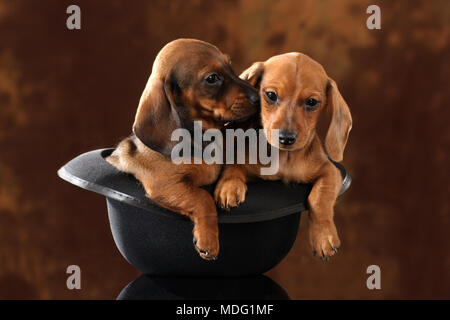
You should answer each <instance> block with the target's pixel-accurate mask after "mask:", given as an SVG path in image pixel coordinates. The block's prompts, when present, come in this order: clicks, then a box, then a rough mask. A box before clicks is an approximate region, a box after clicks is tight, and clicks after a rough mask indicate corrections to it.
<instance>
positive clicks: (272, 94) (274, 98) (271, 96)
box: [265, 91, 278, 103]
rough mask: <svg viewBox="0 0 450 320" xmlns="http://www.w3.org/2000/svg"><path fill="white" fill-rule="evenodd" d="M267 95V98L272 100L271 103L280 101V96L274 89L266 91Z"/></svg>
mask: <svg viewBox="0 0 450 320" xmlns="http://www.w3.org/2000/svg"><path fill="white" fill-rule="evenodd" d="M265 93H266V96H267V98H268V99H269V100H270V102H271V103H275V102H277V101H278V96H277V94H276V93H275V92H273V91H266V92H265Z"/></svg>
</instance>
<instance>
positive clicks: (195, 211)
mask: <svg viewBox="0 0 450 320" xmlns="http://www.w3.org/2000/svg"><path fill="white" fill-rule="evenodd" d="M258 104H259V96H258V92H257V91H256V90H255V88H254V87H252V86H251V85H250V84H248V83H247V82H245V81H244V80H242V79H240V78H239V77H238V76H237V75H236V74H235V73H234V72H233V70H232V69H231V61H230V58H229V57H228V56H226V55H224V54H223V53H221V52H220V51H219V49H217V48H216V47H215V46H213V45H211V44H209V43H206V42H203V41H200V40H193V39H178V40H175V41H173V42H170V43H169V44H167V45H166V46H165V47H164V48H163V49H162V50H161V51H160V52H159V54H158V55H157V57H156V59H155V61H154V64H153V68H152V73H151V75H150V78H149V80H148V82H147V85H146V87H145V89H144V92H143V93H142V96H141V99H140V101H139V106H138V109H137V113H136V118H135V122H134V125H133V133H134V134H133V135H131V136H130V137H128V138H125V139H124V140H122V141H121V142H120V143H119V145H118V147H117V148H116V150H115V151H114V152H113V154H112V155H111V156H110V157H108V158H107V161H108V162H109V163H111V164H112V165H113V166H115V167H116V168H118V169H119V170H121V171H124V172H127V173H131V174H133V175H134V176H135V177H136V178H137V179H138V180H139V181H140V182H141V183H142V185H143V187H144V188H145V191H146V193H147V196H148V197H149V198H151V199H152V200H153V201H154V202H155V203H157V204H158V205H160V206H162V207H164V208H167V209H169V210H172V211H175V212H179V213H181V214H183V215H186V216H188V217H189V218H190V219H191V220H192V221H193V223H194V229H193V234H194V244H195V248H196V250H197V251H198V253H199V255H200V256H201V257H202V258H203V259H206V260H212V259H216V258H217V255H218V253H219V238H218V225H217V210H216V206H215V203H214V200H213V197H212V196H211V195H210V194H209V193H208V192H207V191H206V190H204V189H201V188H199V187H200V186H202V185H207V184H211V183H213V182H215V181H216V180H217V178H218V176H219V173H220V170H221V165H220V164H210V165H209V164H205V163H204V162H202V163H201V164H194V161H191V163H192V164H185V163H182V164H178V165H177V164H175V163H173V162H172V160H171V151H172V148H173V147H174V146H175V145H176V144H177V142H176V141H171V134H172V132H173V131H174V130H175V129H178V128H184V129H187V130H189V131H190V132H192V131H193V130H194V123H193V122H194V121H202V128H203V129H204V130H207V129H211V128H215V129H221V128H223V127H224V124H225V123H227V122H229V121H233V120H239V119H243V118H246V117H249V116H250V115H252V114H255V113H256V112H257V108H256V107H257V105H258ZM174 232H175V231H174Z"/></svg>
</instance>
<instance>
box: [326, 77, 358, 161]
mask: <svg viewBox="0 0 450 320" xmlns="http://www.w3.org/2000/svg"><path fill="white" fill-rule="evenodd" d="M328 81H329V82H328V85H327V106H328V112H329V114H330V117H331V120H330V126H329V128H328V131H327V136H326V138H325V147H326V149H327V152H328V155H329V156H330V157H331V158H333V160H334V161H337V162H339V161H342V159H343V156H344V149H345V145H346V143H347V138H348V134H349V132H350V130H351V128H352V115H351V114H350V109H349V108H348V105H347V103H346V102H345V100H344V98H343V97H342V95H341V93H340V92H339V90H338V88H337V85H336V82H334V80H333V79H331V78H328Z"/></svg>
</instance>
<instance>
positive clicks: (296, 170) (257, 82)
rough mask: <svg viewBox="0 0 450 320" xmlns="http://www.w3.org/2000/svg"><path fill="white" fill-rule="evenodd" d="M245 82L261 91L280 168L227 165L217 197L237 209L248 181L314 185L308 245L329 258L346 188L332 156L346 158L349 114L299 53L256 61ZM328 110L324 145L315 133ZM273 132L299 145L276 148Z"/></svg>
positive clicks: (267, 127)
mask: <svg viewBox="0 0 450 320" xmlns="http://www.w3.org/2000/svg"><path fill="white" fill-rule="evenodd" d="M241 78H243V79H244V80H248V81H249V82H250V83H252V85H254V86H255V87H257V88H258V89H259V91H260V101H261V123H262V127H263V129H264V132H265V134H266V137H267V140H268V141H269V143H270V144H272V145H274V146H278V147H279V151H280V153H279V170H278V173H276V174H274V175H270V176H265V175H260V168H261V165H259V164H255V165H250V164H246V165H226V166H225V168H224V170H223V173H222V175H221V177H220V179H219V182H218V183H217V186H216V190H215V199H216V201H217V202H218V203H219V204H220V205H221V206H222V207H235V206H237V205H238V204H239V203H242V202H243V201H244V200H245V193H246V190H247V187H246V182H247V181H248V180H249V179H251V178H255V177H259V178H262V179H267V180H283V181H285V182H298V183H313V188H312V191H311V193H310V195H309V197H308V207H309V237H310V244H311V247H312V250H313V252H314V254H317V255H319V257H321V258H322V259H325V260H328V257H330V256H332V255H334V254H335V253H336V252H337V248H338V247H339V246H340V240H339V237H338V234H337V230H336V226H335V224H334V221H333V215H334V212H333V207H334V204H335V201H336V197H337V195H338V192H339V190H340V188H341V184H342V178H341V175H340V172H339V171H338V169H337V168H336V167H335V166H334V165H333V164H332V163H331V161H330V160H329V158H328V155H329V156H330V157H331V158H333V159H334V160H335V161H342V159H343V152H344V148H345V145H346V142H347V138H348V133H349V132H350V129H351V127H352V118H351V114H350V110H349V108H348V106H347V104H346V102H345V101H344V99H343V98H342V96H341V94H340V92H339V90H338V88H337V86H336V83H335V82H334V81H333V80H332V79H330V78H329V77H328V76H327V74H326V73H325V70H324V69H323V67H322V66H321V65H320V64H319V63H317V62H316V61H314V60H312V59H311V58H309V57H308V56H306V55H304V54H301V53H288V54H282V55H278V56H274V57H272V58H270V59H269V60H267V61H266V62H257V63H254V64H253V65H252V66H251V67H250V68H249V69H247V70H246V71H244V72H243V74H242V75H241ZM267 92H275V93H276V94H277V96H278V101H277V102H276V103H273V102H271V101H270V99H269V97H268V96H267ZM309 98H313V99H316V100H317V101H319V102H320V103H319V104H318V106H317V107H316V108H315V109H314V110H307V108H306V106H305V102H306V101H307V99H309ZM324 109H328V111H329V113H330V116H331V117H330V118H331V120H330V125H329V128H328V132H327V135H326V139H325V146H323V144H322V142H321V139H320V138H319V135H318V134H317V132H316V126H317V123H318V119H319V115H320V113H321V112H322V110H324ZM271 129H279V130H280V132H281V130H285V131H288V132H292V133H295V134H296V136H297V138H296V140H295V143H293V144H292V145H283V144H281V143H280V144H279V145H278V141H274V140H275V139H272V137H271V131H270V130H271ZM327 153H328V155H327Z"/></svg>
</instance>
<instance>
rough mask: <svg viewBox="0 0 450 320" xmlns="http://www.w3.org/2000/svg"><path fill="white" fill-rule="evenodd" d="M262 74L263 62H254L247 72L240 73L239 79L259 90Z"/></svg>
mask: <svg viewBox="0 0 450 320" xmlns="http://www.w3.org/2000/svg"><path fill="white" fill-rule="evenodd" d="M263 73H264V62H255V63H253V64H252V65H251V66H250V67H249V68H248V69H247V70H245V71H244V72H242V73H241V75H240V76H239V78H241V79H242V80H245V81H247V82H249V83H250V84H251V85H252V86H253V87H255V88H259V84H260V83H261V78H262V75H263Z"/></svg>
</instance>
